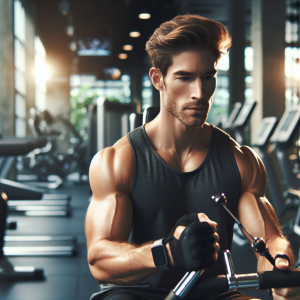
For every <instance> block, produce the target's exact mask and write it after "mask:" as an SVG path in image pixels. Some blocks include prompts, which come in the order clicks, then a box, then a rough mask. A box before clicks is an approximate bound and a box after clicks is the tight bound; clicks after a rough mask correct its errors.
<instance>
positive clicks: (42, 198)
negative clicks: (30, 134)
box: [0, 138, 70, 216]
mask: <svg viewBox="0 0 300 300" xmlns="http://www.w3.org/2000/svg"><path fill="white" fill-rule="evenodd" d="M46 142H47V139H45V138H4V139H1V140H0V155H3V156H4V155H24V154H27V152H30V151H32V150H34V149H36V147H43V146H44V145H45V143H46ZM2 146H3V147H2ZM0 191H1V192H4V193H5V195H6V197H7V198H8V199H9V200H10V201H8V207H9V211H10V212H13V213H17V214H25V215H32V216H33V215H35V216H69V215H70V203H69V202H70V196H69V195H65V194H44V191H43V190H40V189H38V188H35V187H31V186H27V185H25V184H22V183H18V182H14V181H11V180H7V179H1V178H0ZM20 199H24V200H28V201H26V202H22V201H23V200H20ZM12 200H13V201H12ZM15 200H18V201H15ZM52 201H53V202H52Z"/></svg>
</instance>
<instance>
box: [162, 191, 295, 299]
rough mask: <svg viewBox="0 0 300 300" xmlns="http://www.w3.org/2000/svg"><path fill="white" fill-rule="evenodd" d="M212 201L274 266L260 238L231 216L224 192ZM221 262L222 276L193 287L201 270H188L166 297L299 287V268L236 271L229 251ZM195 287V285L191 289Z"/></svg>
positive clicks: (273, 261) (272, 259) (177, 297)
mask: <svg viewBox="0 0 300 300" xmlns="http://www.w3.org/2000/svg"><path fill="white" fill-rule="evenodd" d="M211 200H212V202H213V203H214V204H215V205H216V206H217V207H221V208H224V209H225V210H226V211H227V212H228V213H229V214H230V215H231V217H232V218H233V219H234V220H235V221H236V222H237V223H238V225H239V227H240V228H241V229H243V230H245V232H246V233H247V234H248V235H249V236H250V237H251V238H252V239H253V241H254V242H253V243H252V248H253V249H254V250H255V251H256V252H258V253H259V254H260V255H261V256H265V257H266V258H267V259H268V260H269V261H270V262H271V264H272V265H273V266H275V260H274V258H273V257H272V256H271V255H270V253H269V251H268V248H266V245H265V243H264V241H263V240H262V239H258V238H253V237H252V236H251V234H250V233H249V232H248V231H247V230H246V229H245V227H244V226H243V225H242V224H241V223H240V222H239V221H238V220H237V219H236V218H235V217H234V215H233V214H232V213H231V212H230V211H229V210H228V208H227V207H226V203H227V200H226V196H225V195H224V194H220V195H215V196H212V197H211ZM224 261H225V266H226V270H227V275H226V276H225V275H221V276H218V277H217V278H213V279H207V280H204V281H202V282H200V283H199V284H197V286H195V284H196V283H197V280H198V279H199V276H201V274H202V273H203V270H199V271H192V272H187V273H186V274H185V275H184V277H183V278H182V279H181V280H180V282H179V283H178V284H177V286H176V287H175V288H174V289H173V290H172V291H171V292H170V293H169V295H168V296H167V297H166V298H165V300H175V299H184V298H186V296H187V295H189V296H191V297H196V296H197V295H206V294H207V295H208V294H209V293H211V291H213V292H214V293H216V292H218V293H220V294H221V293H224V292H227V291H228V290H236V289H238V288H239V289H242V288H248V289H249V288H260V289H268V288H273V287H277V288H281V287H295V286H300V272H298V271H290V270H285V271H267V272H264V273H253V274H241V275H237V274H235V271H234V267H233V261H232V259H231V255H230V252H229V250H226V251H225V252H224ZM194 286H195V288H194Z"/></svg>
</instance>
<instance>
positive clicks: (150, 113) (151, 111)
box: [143, 106, 160, 125]
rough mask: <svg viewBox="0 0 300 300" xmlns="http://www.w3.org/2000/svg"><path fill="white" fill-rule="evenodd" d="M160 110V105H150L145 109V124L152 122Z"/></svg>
mask: <svg viewBox="0 0 300 300" xmlns="http://www.w3.org/2000/svg"><path fill="white" fill-rule="evenodd" d="M159 112H160V106H150V107H148V108H147V109H145V110H144V114H143V125H144V124H146V123H149V122H151V121H152V120H154V119H155V118H156V116H157V115H158V114H159Z"/></svg>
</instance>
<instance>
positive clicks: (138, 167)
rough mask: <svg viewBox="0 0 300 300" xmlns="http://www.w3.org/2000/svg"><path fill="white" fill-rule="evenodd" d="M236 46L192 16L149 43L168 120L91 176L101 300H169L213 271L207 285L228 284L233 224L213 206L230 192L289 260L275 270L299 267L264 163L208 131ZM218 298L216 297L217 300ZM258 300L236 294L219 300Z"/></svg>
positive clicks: (110, 152)
mask: <svg viewBox="0 0 300 300" xmlns="http://www.w3.org/2000/svg"><path fill="white" fill-rule="evenodd" d="M230 45H231V39H230V36H229V34H228V32H227V30H226V28H225V27H224V26H223V25H221V24H219V23H217V22H214V21H212V20H209V19H206V18H203V17H200V16H193V15H185V16H177V17H176V18H174V19H173V20H171V21H169V22H166V23H164V24H162V25H161V26H160V27H159V28H158V29H157V30H156V31H155V32H154V34H153V36H152V37H151V38H150V39H149V41H148V42H147V45H146V50H147V52H148V54H149V56H150V58H151V61H152V65H153V67H152V68H151V70H150V78H151V80H152V83H153V85H154V87H155V88H156V89H157V90H159V92H160V97H161V105H160V107H161V110H160V113H159V115H158V116H157V117H156V119H154V120H153V121H152V122H150V123H148V124H146V125H145V127H140V128H138V129H136V130H134V131H132V132H131V133H129V134H128V136H126V137H123V138H122V139H120V140H119V141H118V142H117V143H116V144H115V145H114V146H113V147H109V148H106V149H104V150H103V151H101V152H100V153H98V154H97V155H96V156H95V157H94V159H93V161H92V163H91V167H90V184H91V188H92V190H93V198H92V201H91V204H90V206H89V208H88V212H87V216H86V236H87V247H88V262H89V266H90V270H91V272H92V274H93V276H94V277H95V279H96V280H97V281H98V282H99V283H101V284H102V288H103V292H102V293H100V294H98V295H95V296H94V299H111V300H112V299H114V300H116V299H147V300H148V299H152V300H153V299H164V298H165V297H166V295H167V294H168V292H169V291H170V289H172V288H174V287H175V285H176V284H177V283H178V281H179V280H180V279H181V278H182V276H183V275H184V274H185V272H186V271H190V270H199V269H205V271H204V273H203V274H202V275H201V278H206V277H210V276H216V275H218V274H224V273H225V269H224V263H223V261H222V251H224V250H226V249H230V247H231V242H232V235H233V220H232V219H231V218H230V217H229V216H228V215H227V214H226V213H225V212H224V210H221V209H218V208H216V207H215V206H214V205H213V204H212V202H211V200H210V198H211V196H212V195H214V194H219V193H222V192H224V193H225V194H226V196H227V199H228V204H227V206H228V208H229V209H230V210H231V211H232V212H233V213H234V214H235V215H236V216H238V218H239V219H240V221H241V222H242V224H243V225H244V226H245V228H247V229H248V230H249V231H250V233H251V234H252V235H253V236H258V237H262V238H264V240H265V241H266V245H267V247H269V250H270V253H271V255H273V256H275V255H276V254H283V255H285V256H283V257H279V258H277V259H276V267H277V268H278V269H285V268H289V267H290V266H293V264H294V256H293V253H292V251H291V249H290V245H289V243H288V241H287V240H286V239H285V237H284V236H283V235H282V232H281V230H280V227H279V224H278V220H277V217H276V215H275V213H274V210H273V208H272V207H271V205H270V203H269V202H268V201H267V200H266V199H265V197H264V193H265V187H266V172H265V169H264V166H263V164H262V162H261V161H260V159H259V158H258V157H257V156H256V155H255V153H253V152H252V150H251V149H250V148H248V147H244V146H239V145H238V144H237V143H236V142H235V141H234V140H232V139H231V138H230V137H229V136H228V135H226V134H225V133H223V132H222V131H221V130H219V129H217V128H215V127H213V126H212V125H210V124H207V123H205V121H206V119H207V115H208V112H209V109H210V107H211V105H212V101H213V94H214V91H215V87H216V74H217V69H216V66H217V62H218V60H219V59H220V56H221V54H222V52H226V50H228V49H229V47H230ZM184 215H185V217H184V218H183V219H182V217H183V216H184ZM178 220H179V221H178ZM161 239H163V240H161ZM157 249H158V250H161V251H162V253H161V256H159V254H158V253H156V250H157ZM164 251H165V253H166V256H164V255H163V253H164ZM257 260H258V263H257V267H258V270H259V271H263V270H271V269H272V268H273V266H272V265H271V264H270V263H269V262H268V261H267V260H266V259H265V258H263V257H261V256H259V257H257ZM201 278H200V279H201ZM206 296H207V295H206ZM206 296H204V295H203V297H202V295H199V297H198V298H197V299H206ZM215 297H218V295H215V294H214V291H212V292H211V295H210V298H209V299H215ZM273 297H274V299H299V297H300V290H299V288H293V289H278V290H273ZM250 298H251V297H248V296H245V295H243V294H241V293H239V292H228V293H226V294H224V295H223V296H220V297H218V298H217V299H250Z"/></svg>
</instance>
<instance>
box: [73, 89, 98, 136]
mask: <svg viewBox="0 0 300 300" xmlns="http://www.w3.org/2000/svg"><path fill="white" fill-rule="evenodd" d="M90 91H91V89H90V86H85V87H82V88H80V89H79V91H78V93H77V94H76V96H71V98H70V104H71V113H70V122H71V123H72V124H73V125H74V126H75V128H76V129H77V131H78V132H79V134H80V135H81V136H82V138H83V139H84V140H87V127H88V119H87V113H88V107H89V105H90V104H92V103H96V99H97V97H98V95H97V94H96V93H95V92H94V93H91V92H90Z"/></svg>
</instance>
